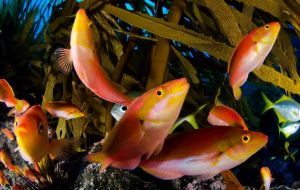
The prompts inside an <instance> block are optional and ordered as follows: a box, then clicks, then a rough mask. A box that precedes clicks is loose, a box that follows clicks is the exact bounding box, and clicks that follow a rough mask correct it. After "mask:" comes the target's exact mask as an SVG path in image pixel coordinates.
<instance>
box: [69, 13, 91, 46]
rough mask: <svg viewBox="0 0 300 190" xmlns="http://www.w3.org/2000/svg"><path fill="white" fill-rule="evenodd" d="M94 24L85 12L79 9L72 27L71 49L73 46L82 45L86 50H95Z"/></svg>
mask: <svg viewBox="0 0 300 190" xmlns="http://www.w3.org/2000/svg"><path fill="white" fill-rule="evenodd" d="M92 24H93V22H92V21H91V20H90V19H89V17H88V15H87V14H86V12H85V10H84V9H79V10H78V11H77V13H76V17H75V21H74V24H73V27H72V32H71V42H70V43H71V47H72V45H81V46H84V47H86V48H91V49H95V42H94V38H93V29H92Z"/></svg>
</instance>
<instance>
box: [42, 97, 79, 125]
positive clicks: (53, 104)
mask: <svg viewBox="0 0 300 190" xmlns="http://www.w3.org/2000/svg"><path fill="white" fill-rule="evenodd" d="M43 99H44V102H45V108H46V110H47V112H49V113H50V114H51V115H52V116H53V117H61V118H64V119H66V120H69V119H76V118H80V117H83V116H85V114H84V112H82V111H81V110H80V108H78V107H77V106H76V105H74V104H72V103H69V102H64V101H46V100H45V98H44V97H43Z"/></svg>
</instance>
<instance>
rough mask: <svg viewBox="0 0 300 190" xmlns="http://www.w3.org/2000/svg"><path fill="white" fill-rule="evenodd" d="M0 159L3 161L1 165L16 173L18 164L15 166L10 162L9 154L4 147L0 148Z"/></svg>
mask: <svg viewBox="0 0 300 190" xmlns="http://www.w3.org/2000/svg"><path fill="white" fill-rule="evenodd" d="M0 161H1V162H2V163H3V165H4V166H5V167H6V168H8V169H9V170H10V171H13V172H16V173H18V171H19V168H18V166H15V165H14V164H12V162H11V160H10V158H9V156H8V155H7V153H6V151H5V150H4V149H1V150H0Z"/></svg>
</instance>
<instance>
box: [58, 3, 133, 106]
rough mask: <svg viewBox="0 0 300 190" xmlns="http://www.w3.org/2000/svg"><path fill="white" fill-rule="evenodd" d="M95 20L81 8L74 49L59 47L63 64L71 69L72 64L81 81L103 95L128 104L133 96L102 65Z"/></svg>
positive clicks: (77, 20)
mask: <svg viewBox="0 0 300 190" xmlns="http://www.w3.org/2000/svg"><path fill="white" fill-rule="evenodd" d="M93 35H94V34H93V29H92V21H91V20H90V19H89V18H88V16H87V14H86V12H85V10H83V9H79V10H78V12H77V14H76V18H75V21H74V24H73V28H72V32H71V42H70V45H71V50H68V49H61V48H60V49H58V50H57V51H56V53H58V56H59V58H58V59H59V67H60V69H61V70H62V71H64V72H70V71H71V70H72V65H74V68H75V71H76V73H77V75H78V77H79V79H80V80H81V82H82V83H83V84H84V85H85V86H86V87H87V88H89V89H90V90H91V91H92V92H94V93H95V94H96V95H97V96H99V97H100V98H102V99H104V100H107V101H109V102H113V103H117V104H121V105H125V106H128V105H129V104H130V103H131V102H132V99H131V98H130V97H129V96H126V95H124V94H122V93H121V92H120V91H119V90H118V88H117V86H116V84H115V83H113V82H112V81H111V80H110V79H109V77H108V76H107V74H106V73H105V71H104V69H103V68H102V67H101V65H100V60H99V58H98V56H97V53H96V52H97V51H96V46H95V41H94V38H93ZM72 62H73V64H72Z"/></svg>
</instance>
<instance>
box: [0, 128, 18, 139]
mask: <svg viewBox="0 0 300 190" xmlns="http://www.w3.org/2000/svg"><path fill="white" fill-rule="evenodd" d="M0 131H1V133H3V134H4V135H6V137H7V138H8V139H9V140H11V141H13V140H15V137H14V135H13V134H12V133H11V132H10V130H9V129H7V128H2V129H1V130H0Z"/></svg>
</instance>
